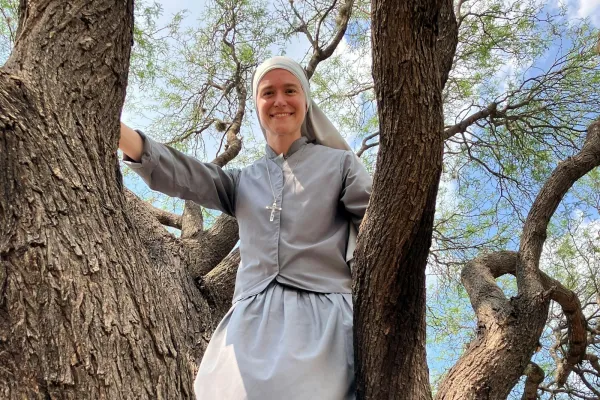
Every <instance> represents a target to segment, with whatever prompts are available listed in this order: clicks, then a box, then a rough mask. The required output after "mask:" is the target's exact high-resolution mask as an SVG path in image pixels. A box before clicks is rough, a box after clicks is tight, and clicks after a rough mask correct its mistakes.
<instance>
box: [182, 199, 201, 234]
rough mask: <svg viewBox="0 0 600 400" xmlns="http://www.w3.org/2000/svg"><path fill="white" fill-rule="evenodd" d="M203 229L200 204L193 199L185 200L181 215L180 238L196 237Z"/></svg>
mask: <svg viewBox="0 0 600 400" xmlns="http://www.w3.org/2000/svg"><path fill="white" fill-rule="evenodd" d="M203 230H204V217H203V215H202V206H200V205H199V204H197V203H194V202H193V201H190V200H186V201H185V205H184V207H183V215H182V216H181V238H182V239H197V238H199V236H200V235H202V233H203Z"/></svg>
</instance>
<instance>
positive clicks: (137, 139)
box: [119, 122, 144, 162]
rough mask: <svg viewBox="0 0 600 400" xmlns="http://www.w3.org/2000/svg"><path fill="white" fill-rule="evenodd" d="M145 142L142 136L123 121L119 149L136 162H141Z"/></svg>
mask: <svg viewBox="0 0 600 400" xmlns="http://www.w3.org/2000/svg"><path fill="white" fill-rule="evenodd" d="M143 147H144V142H143V141H142V137H141V136H140V135H139V133H137V132H136V131H134V130H133V129H131V128H130V127H128V126H127V125H125V124H124V123H122V122H121V138H120V139H119V149H121V151H122V152H123V153H125V155H126V156H127V157H129V158H131V159H132V160H133V161H135V162H140V159H141V158H142V149H143Z"/></svg>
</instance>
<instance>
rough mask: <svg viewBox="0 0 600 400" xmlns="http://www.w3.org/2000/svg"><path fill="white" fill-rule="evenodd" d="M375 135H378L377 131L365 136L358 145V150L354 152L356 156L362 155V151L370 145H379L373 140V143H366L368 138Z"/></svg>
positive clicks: (370, 146)
mask: <svg viewBox="0 0 600 400" xmlns="http://www.w3.org/2000/svg"><path fill="white" fill-rule="evenodd" d="M377 135H379V131H377V132H375V133H372V134H370V135H369V136H367V137H365V138H364V139H363V141H362V146H361V147H360V149H358V151H357V152H356V156H357V157H360V156H362V155H363V153H364V152H365V151H367V150H369V149H370V148H372V147H375V146H379V142H374V143H367V142H368V141H369V140H371V139H373V138H374V137H376V136H377Z"/></svg>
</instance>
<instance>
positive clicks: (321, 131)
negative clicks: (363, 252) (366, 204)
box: [252, 56, 358, 265]
mask: <svg viewBox="0 0 600 400" xmlns="http://www.w3.org/2000/svg"><path fill="white" fill-rule="evenodd" d="M274 69H285V70H286V71H288V72H291V73H292V74H293V75H294V76H295V77H296V78H297V79H298V80H299V81H300V84H301V85H302V90H303V91H304V96H305V97H306V104H307V108H308V110H307V112H306V117H305V118H304V122H303V123H302V136H305V137H306V138H307V139H308V141H309V142H316V143H317V144H320V145H323V146H327V147H332V148H334V149H341V150H351V148H350V146H349V145H348V143H347V142H346V141H345V140H344V138H343V137H342V135H340V133H339V132H338V130H337V129H336V128H335V126H333V124H332V123H331V121H330V120H329V118H327V116H326V115H325V114H324V113H323V111H321V109H320V108H319V106H318V105H317V103H315V102H314V101H313V100H312V99H311V97H310V86H309V84H308V79H307V78H306V74H305V72H304V68H302V66H301V65H300V64H298V63H297V62H296V61H294V60H292V59H291V58H288V57H282V56H277V57H273V58H269V59H268V60H266V61H264V62H263V63H262V64H260V65H259V66H258V68H256V71H255V72H254V77H253V78H252V97H253V98H254V104H255V105H257V104H258V103H257V96H258V84H259V83H260V81H261V80H262V78H263V77H264V76H265V74H266V73H267V72H269V71H272V70H274ZM256 114H257V115H258V107H257V109H256ZM258 123H259V124H260V127H261V129H262V131H263V134H264V135H265V137H266V132H265V128H264V127H263V126H262V123H261V122H260V117H259V118H258ZM357 233H358V231H357V227H355V226H354V224H353V223H352V222H350V229H349V236H348V249H347V251H346V261H347V262H348V263H350V261H351V260H352V258H353V254H354V249H355V248H356V237H357ZM350 265H351V264H350Z"/></svg>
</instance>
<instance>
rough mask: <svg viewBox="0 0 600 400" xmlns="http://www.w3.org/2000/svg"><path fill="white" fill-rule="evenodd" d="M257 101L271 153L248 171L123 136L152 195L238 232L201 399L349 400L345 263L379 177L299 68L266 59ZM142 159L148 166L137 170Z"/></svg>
mask: <svg viewBox="0 0 600 400" xmlns="http://www.w3.org/2000/svg"><path fill="white" fill-rule="evenodd" d="M253 93H254V99H255V104H256V107H257V111H258V115H259V120H260V124H261V127H262V129H263V132H264V134H265V138H266V140H267V145H266V146H265V156H264V157H262V158H261V159H259V160H258V161H256V162H255V163H254V164H252V165H250V166H248V167H246V168H244V169H242V170H223V169H221V168H220V167H218V166H217V165H214V164H210V163H201V162H199V161H197V160H195V159H193V158H191V157H189V156H186V155H184V154H182V153H180V152H178V151H177V150H174V149H172V148H170V147H168V146H165V145H161V144H159V143H156V142H154V141H153V140H151V139H150V138H148V137H146V136H145V135H143V134H140V135H139V137H141V139H142V143H141V144H136V143H138V142H139V138H137V135H138V134H137V133H135V132H134V131H133V130H130V129H128V128H127V127H125V126H123V127H122V130H121V132H122V135H123V136H132V135H136V138H137V139H138V140H133V139H131V140H130V139H127V138H124V137H122V138H121V143H122V144H123V146H122V149H123V150H124V153H125V154H127V155H128V156H131V155H134V157H130V158H129V162H128V165H130V167H131V168H132V169H134V171H136V172H137V173H138V174H139V175H141V176H142V178H143V179H144V180H145V181H146V182H147V183H148V185H149V186H150V187H151V188H153V189H156V190H159V191H161V192H163V193H166V194H168V195H171V196H176V197H181V198H184V199H189V200H193V201H195V202H197V203H199V204H200V205H202V206H205V207H208V208H214V209H218V210H221V211H222V212H224V213H227V214H229V215H232V216H235V217H236V218H237V221H238V224H239V233H240V246H239V247H240V254H241V260H242V261H241V265H240V267H239V268H238V272H237V277H236V283H235V293H234V297H233V306H232V307H231V309H230V310H229V311H228V312H227V314H226V315H225V317H224V318H223V320H222V321H221V323H220V324H219V326H218V327H217V329H216V330H215V332H214V334H213V336H212V338H211V340H210V343H209V345H208V348H207V349H206V352H205V353H204V357H203V359H202V362H201V364H200V367H199V370H198V375H197V377H196V381H195V383H194V390H195V393H196V397H197V398H198V399H228V400H242V399H261V400H263V399H264V400H275V399H282V398H286V399H289V400H294V399H297V400H301V399H309V398H310V399H312V398H315V399H353V398H354V355H353V339H352V309H353V306H352V290H351V285H352V279H351V274H350V268H349V265H348V264H349V262H350V259H351V258H352V254H353V248H354V237H353V236H352V232H354V231H355V227H358V226H359V225H360V223H361V221H362V218H363V216H364V215H365V210H366V207H367V203H368V201H369V197H370V194H371V177H370V176H369V174H368V173H367V171H366V170H365V168H364V166H363V165H362V164H361V163H360V161H359V160H358V158H357V157H356V155H355V154H354V153H353V152H352V151H348V150H347V149H349V146H348V144H347V143H346V142H345V141H344V139H343V138H342V137H341V136H340V134H339V133H338V132H337V130H335V128H334V127H333V125H332V124H331V123H330V122H329V120H328V119H327V117H326V116H325V115H324V114H323V113H322V112H321V110H320V109H319V107H318V106H317V105H316V104H315V103H314V102H313V101H312V100H311V98H310V88H309V86H308V80H307V79H306V76H305V74H304V70H303V69H302V67H301V66H300V65H299V64H297V63H296V62H294V61H292V60H290V59H288V58H285V57H275V58H273V59H270V60H267V61H265V62H264V63H263V64H261V65H260V66H259V67H258V69H257V71H256V73H255V74H254V79H253ZM127 143H129V144H131V146H132V147H134V149H133V150H132V149H126V148H125V147H126V146H125V144H127ZM140 145H141V146H142V148H141V149H139V148H138V149H137V150H136V149H135V147H139V146H140ZM138 151H139V153H140V154H141V157H140V158H139V159H140V162H132V161H133V159H134V158H135V155H137V154H138ZM129 152H130V153H131V154H129ZM315 166H318V168H315Z"/></svg>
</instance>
